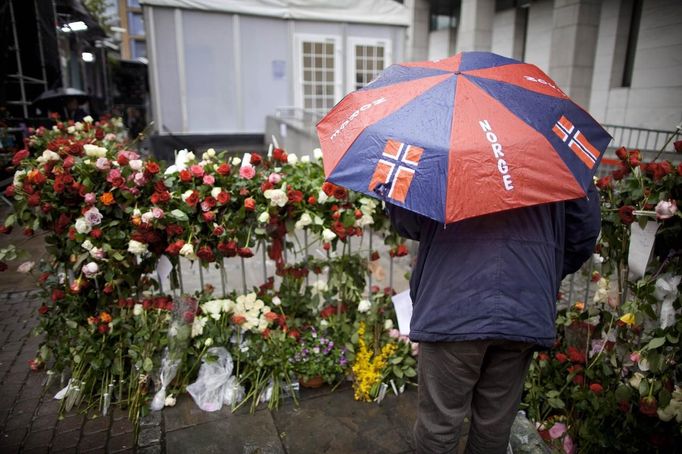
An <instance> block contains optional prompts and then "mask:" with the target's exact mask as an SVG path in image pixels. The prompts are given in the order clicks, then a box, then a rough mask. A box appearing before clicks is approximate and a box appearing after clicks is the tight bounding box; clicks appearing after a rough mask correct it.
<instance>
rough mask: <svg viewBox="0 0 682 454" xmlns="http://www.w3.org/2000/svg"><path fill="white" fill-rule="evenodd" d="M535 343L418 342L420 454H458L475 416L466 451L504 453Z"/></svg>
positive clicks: (417, 435)
mask: <svg viewBox="0 0 682 454" xmlns="http://www.w3.org/2000/svg"><path fill="white" fill-rule="evenodd" d="M532 355H533V345H532V344H528V343H525V342H513V341H507V340H479V341H466V342H438V343H430V342H422V343H420V344H419V410H418V412H417V422H416V424H415V427H414V436H415V442H416V451H417V453H419V454H426V453H429V454H431V453H442V454H444V453H454V452H456V449H457V444H458V442H459V437H460V431H461V428H462V423H463V421H464V417H465V416H467V415H469V414H470V415H471V424H470V428H469V436H468V440H467V445H466V452H467V453H485V454H495V453H505V452H506V450H507V444H508V442H509V432H510V430H511V426H512V423H513V422H514V417H515V416H516V411H517V407H518V405H519V402H520V401H521V391H522V390H523V382H524V380H525V377H526V372H527V371H528V366H529V364H530V360H531V358H532Z"/></svg>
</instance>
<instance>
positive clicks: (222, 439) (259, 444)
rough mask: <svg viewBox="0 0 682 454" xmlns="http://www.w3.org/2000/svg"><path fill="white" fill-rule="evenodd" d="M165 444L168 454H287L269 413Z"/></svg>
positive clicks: (240, 417)
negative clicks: (234, 449) (234, 451)
mask: <svg viewBox="0 0 682 454" xmlns="http://www.w3.org/2000/svg"><path fill="white" fill-rule="evenodd" d="M165 442H166V453H167V454H175V453H177V454H185V453H187V454H192V453H202V454H203V453H206V454H213V453H224V452H229V450H230V449H231V447H238V449H239V451H238V452H240V453H260V454H280V453H282V454H283V453H285V452H286V451H285V450H284V448H283V447H282V443H281V442H280V440H279V437H278V434H277V429H276V427H275V425H274V423H273V420H272V417H271V416H270V413H269V412H268V411H257V412H255V413H254V414H253V415H250V414H248V413H246V414H230V415H229V417H227V418H223V419H219V420H215V421H210V422H206V423H203V424H199V425H196V426H193V427H188V428H185V429H179V430H176V431H173V432H167V433H166V439H165ZM288 452H291V453H294V452H296V451H288ZM366 452H370V451H366Z"/></svg>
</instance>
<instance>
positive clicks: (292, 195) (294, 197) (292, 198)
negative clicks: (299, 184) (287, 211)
mask: <svg viewBox="0 0 682 454" xmlns="http://www.w3.org/2000/svg"><path fill="white" fill-rule="evenodd" d="M287 196H288V197H289V203H301V202H303V193H302V192H301V191H298V190H295V189H290V190H289V191H288V192H287Z"/></svg>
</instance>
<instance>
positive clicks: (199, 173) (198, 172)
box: [189, 164, 204, 178]
mask: <svg viewBox="0 0 682 454" xmlns="http://www.w3.org/2000/svg"><path fill="white" fill-rule="evenodd" d="M189 171H190V172H191V173H192V175H193V176H194V177H196V178H200V177H203V176H204V168H203V167H201V166H200V165H199V164H194V165H192V166H190V168H189Z"/></svg>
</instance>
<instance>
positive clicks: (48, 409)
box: [37, 397, 62, 417]
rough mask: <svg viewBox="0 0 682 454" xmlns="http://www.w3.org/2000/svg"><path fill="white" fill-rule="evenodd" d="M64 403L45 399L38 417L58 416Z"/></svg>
mask: <svg viewBox="0 0 682 454" xmlns="http://www.w3.org/2000/svg"><path fill="white" fill-rule="evenodd" d="M61 406H62V403H61V401H59V400H54V399H52V398H49V397H48V398H47V400H46V399H43V402H42V403H41V404H40V407H39V408H38V412H37V415H38V416H45V415H55V417H56V415H58V414H59V409H60V408H61Z"/></svg>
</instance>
